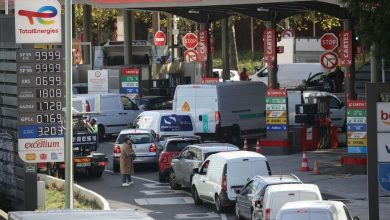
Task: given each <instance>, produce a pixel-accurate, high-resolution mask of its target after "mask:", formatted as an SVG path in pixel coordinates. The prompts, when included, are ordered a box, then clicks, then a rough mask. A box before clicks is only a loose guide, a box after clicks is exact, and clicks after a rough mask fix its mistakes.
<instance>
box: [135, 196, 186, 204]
mask: <svg viewBox="0 0 390 220" xmlns="http://www.w3.org/2000/svg"><path fill="white" fill-rule="evenodd" d="M134 201H135V202H136V203H137V204H138V205H179V204H194V200H193V199H192V198H191V197H170V198H142V199H134Z"/></svg>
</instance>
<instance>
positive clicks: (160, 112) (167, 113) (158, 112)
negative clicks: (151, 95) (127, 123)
mask: <svg viewBox="0 0 390 220" xmlns="http://www.w3.org/2000/svg"><path fill="white" fill-rule="evenodd" d="M141 114H142V115H144V114H162V115H191V113H186V112H177V111H173V110H152V111H144V112H142V113H141Z"/></svg>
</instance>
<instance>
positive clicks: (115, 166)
mask: <svg viewBox="0 0 390 220" xmlns="http://www.w3.org/2000/svg"><path fill="white" fill-rule="evenodd" d="M112 169H113V171H114V173H119V171H120V167H119V163H116V162H115V160H114V162H113V164H112Z"/></svg>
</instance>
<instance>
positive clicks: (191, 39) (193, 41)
mask: <svg viewBox="0 0 390 220" xmlns="http://www.w3.org/2000/svg"><path fill="white" fill-rule="evenodd" d="M196 45H198V37H197V36H196V34H194V33H187V34H186V35H184V37H183V46H185V47H186V48H187V49H194V48H195V47H196Z"/></svg>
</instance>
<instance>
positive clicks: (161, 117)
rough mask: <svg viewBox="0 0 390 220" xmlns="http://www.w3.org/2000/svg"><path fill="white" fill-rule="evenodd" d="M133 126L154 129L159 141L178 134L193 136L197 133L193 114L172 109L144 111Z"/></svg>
mask: <svg viewBox="0 0 390 220" xmlns="http://www.w3.org/2000/svg"><path fill="white" fill-rule="evenodd" d="M133 127H134V128H140V129H150V130H153V131H154V132H155V134H156V139H157V141H163V140H164V139H165V138H167V137H171V136H176V135H181V136H192V135H194V133H195V126H194V122H193V120H192V117H191V114H189V113H182V112H175V111H170V110H159V111H144V112H142V113H141V114H140V115H139V116H138V117H137V118H136V119H135V121H134V124H133Z"/></svg>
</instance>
